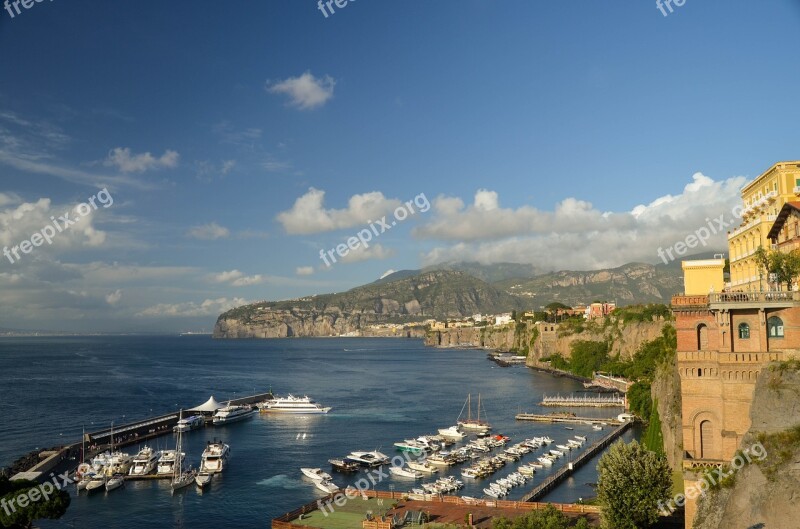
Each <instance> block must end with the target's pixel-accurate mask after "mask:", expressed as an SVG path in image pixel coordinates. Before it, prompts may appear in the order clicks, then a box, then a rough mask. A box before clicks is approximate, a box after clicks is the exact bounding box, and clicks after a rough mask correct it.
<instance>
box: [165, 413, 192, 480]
mask: <svg viewBox="0 0 800 529" xmlns="http://www.w3.org/2000/svg"><path fill="white" fill-rule="evenodd" d="M180 418H181V419H183V410H181V413H180ZM172 468H173V470H172V483H170V487H171V489H172V492H175V491H176V490H180V489H182V488H184V487H188V486H189V485H191V484H192V483H194V478H195V474H196V472H195V471H194V470H192V469H190V468H189V469H186V471H184V470H183V430H178V443H177V446H176V447H175V465H174V466H173V467H172Z"/></svg>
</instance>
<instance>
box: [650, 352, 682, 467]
mask: <svg viewBox="0 0 800 529" xmlns="http://www.w3.org/2000/svg"><path fill="white" fill-rule="evenodd" d="M650 396H651V397H652V399H653V402H656V401H658V416H659V417H660V419H661V435H662V437H663V439H664V452H665V453H666V456H667V461H669V464H670V466H671V467H672V468H673V469H680V468H682V465H683V429H682V426H681V420H682V418H681V377H680V375H679V374H678V366H677V359H676V358H675V357H673V358H672V359H671V360H670V362H669V363H667V364H662V365H660V366H658V368H657V369H656V373H655V376H654V377H653V383H652V385H651V386H650Z"/></svg>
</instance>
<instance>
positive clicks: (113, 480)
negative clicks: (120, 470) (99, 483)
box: [106, 474, 125, 492]
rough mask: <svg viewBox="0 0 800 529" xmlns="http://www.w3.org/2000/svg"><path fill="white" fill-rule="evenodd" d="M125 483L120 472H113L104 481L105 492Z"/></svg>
mask: <svg viewBox="0 0 800 529" xmlns="http://www.w3.org/2000/svg"><path fill="white" fill-rule="evenodd" d="M124 484H125V478H124V477H123V476H122V475H120V474H114V475H113V476H111V477H110V478H108V481H106V492H111V491H112V490H115V489H118V488H120V487H121V486H123V485H124Z"/></svg>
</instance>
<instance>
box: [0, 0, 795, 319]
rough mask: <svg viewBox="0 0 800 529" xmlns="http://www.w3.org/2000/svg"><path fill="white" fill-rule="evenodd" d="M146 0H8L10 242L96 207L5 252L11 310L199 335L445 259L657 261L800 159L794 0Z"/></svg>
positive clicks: (4, 147) (0, 18) (3, 289)
mask: <svg viewBox="0 0 800 529" xmlns="http://www.w3.org/2000/svg"><path fill="white" fill-rule="evenodd" d="M141 7H142V6H141V4H135V5H134V4H116V3H115V4H110V3H107V2H105V3H104V2H100V1H99V0H87V1H85V2H81V3H77V2H72V3H67V2H44V3H37V4H36V5H35V8H32V9H30V10H27V11H23V12H22V13H21V14H19V15H16V16H15V17H13V18H12V17H10V16H9V15H8V14H7V13H6V12H5V11H4V10H0V48H2V49H3V50H4V52H5V53H4V58H3V63H4V68H3V75H2V76H0V177H1V178H2V179H1V180H0V249H4V248H9V249H12V248H13V247H15V246H19V245H20V243H21V242H22V241H26V240H32V236H33V235H34V234H36V233H41V232H42V230H43V228H45V227H46V226H52V225H54V224H53V223H54V222H56V221H55V220H54V219H52V218H51V217H53V218H55V219H57V218H59V217H60V216H63V215H64V213H65V212H67V211H71V210H72V211H74V208H75V206H76V205H78V204H80V203H83V202H87V201H89V199H90V198H92V197H97V200H96V201H95V206H98V205H99V207H95V208H92V209H91V210H89V211H88V212H87V214H86V215H85V216H80V217H79V218H80V220H77V219H76V217H75V214H74V213H73V214H72V215H73V219H74V220H77V221H76V222H75V224H74V225H71V226H69V227H68V228H65V229H64V230H63V231H58V232H56V233H55V234H54V235H53V236H52V244H48V243H44V244H41V245H39V246H36V247H35V248H33V249H32V251H31V252H30V253H21V252H18V253H19V258H18V259H13V262H12V259H11V258H8V257H7V256H5V255H0V299H2V302H3V311H2V316H0V328H4V329H31V330H33V329H48V330H58V331H69V332H92V331H99V332H130V331H138V332H144V331H159V332H162V331H163V332H167V331H169V332H172V331H181V330H199V329H202V328H205V329H208V330H210V328H211V327H213V323H214V320H215V319H216V317H217V315H218V314H219V313H221V312H223V311H225V310H227V309H229V308H232V307H234V306H237V305H240V304H243V303H246V302H250V301H256V300H262V299H270V300H273V299H287V298H294V297H300V296H305V295H310V294H316V293H325V292H336V291H344V290H348V289H350V288H352V287H355V286H358V285H362V284H365V283H369V282H371V281H374V280H376V279H378V278H379V277H381V276H383V275H384V274H385V273H386V272H387V271H390V270H405V269H417V268H422V267H425V266H429V265H433V264H437V263H442V262H450V261H478V262H481V263H486V264H488V263H499V262H516V263H529V264H532V265H534V266H536V267H537V268H538V269H541V270H561V269H571V270H590V269H598V268H610V267H616V266H620V265H623V264H626V263H628V262H632V261H641V262H648V263H658V262H661V260H660V258H659V255H658V253H657V251H658V249H659V248H667V247H670V246H672V245H674V244H675V243H676V242H678V241H682V240H684V239H685V238H686V236H687V235H689V234H691V233H693V232H695V231H696V230H697V229H698V228H701V227H703V226H707V225H708V223H709V219H715V218H717V217H719V216H720V215H723V216H724V218H725V220H726V222H731V223H733V222H734V221H735V220H737V219H735V218H734V215H733V214H732V211H733V210H734V207H735V206H736V205H737V204H738V203H739V201H740V198H739V191H740V189H741V187H742V186H743V185H744V184H745V183H746V182H747V181H749V180H751V179H753V178H755V177H756V176H758V175H759V174H760V173H762V172H763V171H765V170H766V169H768V168H769V167H770V166H771V165H772V164H774V163H776V162H779V161H784V160H797V159H800V151H798V149H797V144H798V136H800V131H798V130H797V127H796V126H794V124H795V123H796V122H797V120H796V119H794V118H796V117H797V113H798V107H797V105H796V102H795V92H796V90H794V89H793V88H792V87H793V86H796V85H797V84H798V83H797V81H798V78H800V69H798V68H793V66H796V64H797V61H798V59H797V57H798V53H797V48H798V43H797V41H796V38H795V37H794V36H795V35H796V34H797V26H798V23H800V3H798V2H796V1H794V0H765V1H763V2H759V3H756V2H745V1H744V0H734V1H732V2H728V3H726V4H725V8H724V9H722V8H720V6H719V5H717V6H713V5H708V3H702V2H687V3H686V4H685V5H684V6H683V7H681V8H679V9H676V10H675V12H674V13H672V14H670V15H669V16H668V17H664V16H662V14H661V13H660V12H659V11H658V10H657V8H656V6H655V3H651V2H639V3H635V4H630V5H623V4H610V3H603V4H599V3H590V2H583V3H580V2H579V3H570V4H566V3H552V2H548V3H545V2H524V1H522V0H508V1H506V2H502V3H498V2H488V1H485V0H470V1H467V2H458V3H456V2H455V1H450V2H438V3H435V4H433V3H431V4H428V3H425V4H423V3H418V4H415V3H403V4H400V3H393V2H385V3H368V2H353V3H351V4H349V5H348V7H347V8H346V9H341V10H338V11H337V12H336V13H335V14H334V15H332V16H329V17H328V18H325V17H324V16H323V15H322V14H321V13H320V12H319V11H318V10H317V5H316V2H312V1H308V2H286V1H283V2H280V1H276V2H270V3H261V4H253V5H249V4H248V5H246V6H239V7H237V8H236V9H221V8H220V4H219V3H217V2H214V3H212V2H210V1H205V0H202V1H197V2H193V3H192V4H191V8H190V9H187V8H186V7H184V6H179V5H174V4H160V3H159V4H156V3H152V4H151V7H150V8H149V9H142V8H141ZM176 28H179V30H176ZM764 28H767V29H766V30H765V29H764ZM500 29H502V30H500ZM575 35H580V38H575ZM53 42H59V43H61V44H60V45H59V46H52V45H47V43H53ZM776 72H779V73H780V75H776ZM104 189H105V190H106V192H107V195H108V196H109V197H111V198H112V199H113V203H110V204H109V203H108V202H106V203H102V202H98V201H99V200H100V197H99V193H100V192H101V191H102V190H104ZM421 197H424V199H425V200H422V198H421ZM415 198H418V199H419V200H418V201H417V203H416V204H415V206H414V211H413V212H412V213H411V214H409V215H408V217H407V218H406V219H405V220H399V219H398V221H397V222H396V224H395V225H394V226H391V228H389V229H386V230H385V232H384V233H379V232H380V230H379V229H378V227H377V226H376V225H375V222H376V221H378V220H380V219H381V217H382V216H384V215H386V216H387V219H388V220H389V221H391V220H392V219H393V218H394V213H393V212H395V211H396V210H397V208H400V207H407V206H403V204H405V203H407V202H409V201H411V202H412V203H414V202H413V201H414V200H415ZM106 204H108V205H107V206H106ZM424 204H427V205H428V206H429V209H426V208H425V207H421V206H423V205H424ZM423 210H425V211H423ZM63 225H64V222H61V223H60V224H57V226H58V227H63ZM730 226H731V227H732V226H733V224H731V225H730ZM373 227H374V229H373ZM728 229H730V227H728ZM364 230H368V231H371V232H372V233H373V235H371V240H370V241H369V247H368V248H367V249H366V250H363V249H359V250H355V251H348V254H347V256H346V257H343V258H340V257H339V256H337V261H336V262H335V263H333V264H332V265H331V266H327V265H326V263H325V262H324V261H323V260H322V259H320V252H323V254H324V253H325V252H328V251H334V250H335V248H336V247H337V245H342V244H346V243H347V240H348V239H349V238H351V237H354V236H357V234H359V233H360V232H363V231H364ZM725 248H726V244H725V235H724V233H721V232H720V233H718V234H716V235H714V237H713V238H712V239H710V241H709V245H708V246H707V247H700V248H697V249H696V250H693V252H692V253H695V252H701V251H714V250H722V251H724V250H725ZM327 255H329V256H330V254H327Z"/></svg>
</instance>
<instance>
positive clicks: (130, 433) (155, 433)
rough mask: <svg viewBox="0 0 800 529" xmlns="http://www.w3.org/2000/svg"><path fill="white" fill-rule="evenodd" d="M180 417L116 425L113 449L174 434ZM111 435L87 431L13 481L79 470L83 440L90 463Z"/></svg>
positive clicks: (241, 401)
mask: <svg viewBox="0 0 800 529" xmlns="http://www.w3.org/2000/svg"><path fill="white" fill-rule="evenodd" d="M271 398H273V395H272V393H270V392H267V393H257V394H255V395H250V396H246V397H241V398H238V399H229V400H223V401H221V403H223V404H228V402H230V404H233V405H253V404H256V403H257V402H261V401H264V400H267V399H271ZM187 409H188V408H187ZM179 415H180V414H179V413H178V412H170V413H167V414H164V415H157V416H155V417H149V418H145V419H142V420H139V421H135V422H131V423H127V424H121V425H119V426H117V425H114V428H113V432H114V443H113V446H114V448H115V449H116V448H122V447H125V446H131V445H139V444H143V443H145V442H147V441H150V440H151V439H155V438H158V437H162V436H164V435H172V428H173V427H174V426H175V425H176V424H177V423H178V419H179ZM184 416H186V413H184ZM210 425H211V422H210V421H206V426H210ZM111 432H112V428H110V427H109V428H106V429H103V430H98V431H95V432H86V433H85V434H84V439H83V440H81V441H78V442H76V443H72V444H69V445H65V446H63V447H62V448H61V449H60V450H57V451H54V452H52V453H50V452H47V453H46V459H44V458H43V461H41V462H39V463H38V464H37V465H36V466H34V467H33V468H29V469H27V470H26V471H23V472H19V473H17V474H15V475H14V476H12V478H11V479H15V478H24V479H29V480H32V481H39V480H42V479H48V474H49V473H50V472H56V473H58V472H64V471H69V472H72V471H74V470H75V469H76V468H77V466H78V464H79V462H80V460H81V450H82V447H83V444H84V443H83V441H85V445H86V449H85V451H86V453H85V455H84V456H83V457H84V458H85V460H86V461H89V460H91V458H92V457H94V456H95V455H97V454H100V453H102V452H105V451H106V450H110V449H111V446H112V443H111ZM167 477H169V476H167ZM134 479H137V478H134ZM145 479H154V477H150V476H148V477H146V478H145ZM155 479H157V478H155Z"/></svg>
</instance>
